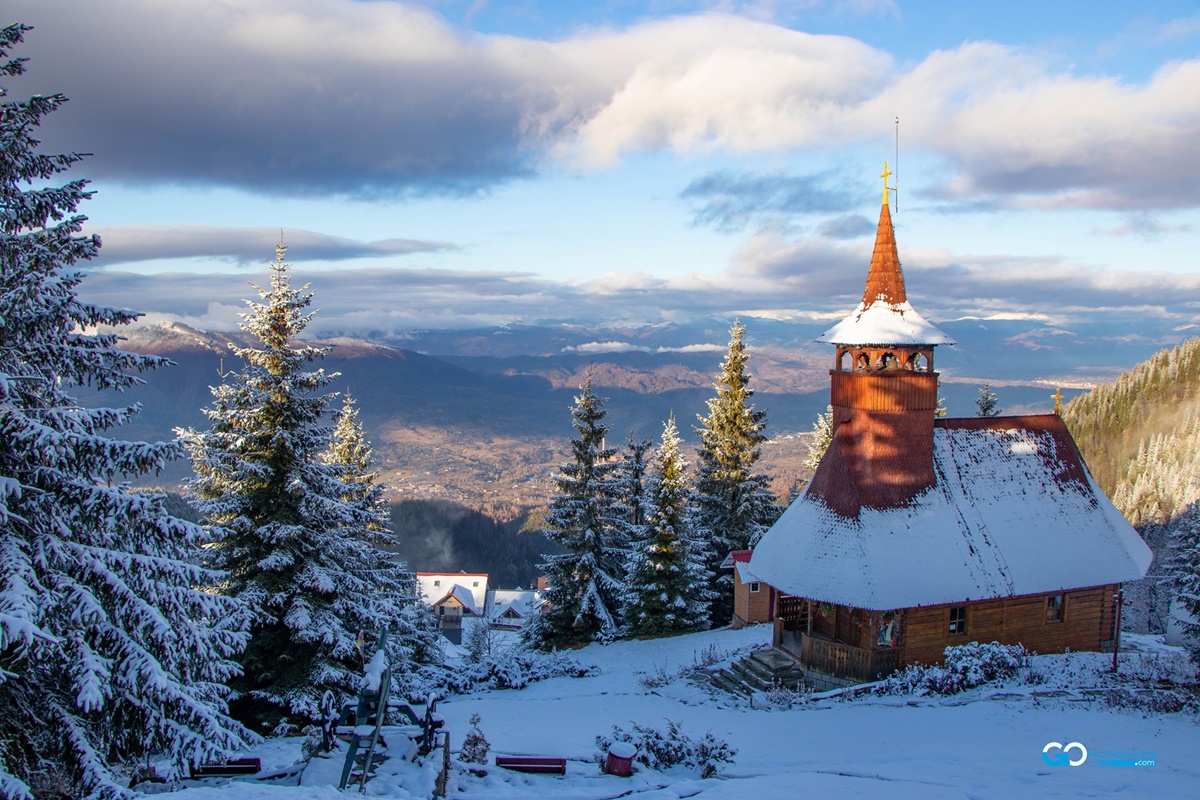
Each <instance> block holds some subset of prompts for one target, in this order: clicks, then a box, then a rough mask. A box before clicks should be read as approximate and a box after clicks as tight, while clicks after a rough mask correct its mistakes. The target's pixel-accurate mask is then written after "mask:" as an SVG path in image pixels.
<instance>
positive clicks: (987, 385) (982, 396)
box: [975, 381, 1000, 417]
mask: <svg viewBox="0 0 1200 800" xmlns="http://www.w3.org/2000/svg"><path fill="white" fill-rule="evenodd" d="M998 402H999V398H997V397H996V393H995V392H994V391H992V382H991V381H984V384H983V386H980V387H979V397H976V398H975V408H977V409H978V410H979V413H978V414H977V416H980V417H997V416H999V415H1000V409H999V408H997V407H996V404H997V403H998Z"/></svg>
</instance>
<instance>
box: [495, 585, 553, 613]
mask: <svg viewBox="0 0 1200 800" xmlns="http://www.w3.org/2000/svg"><path fill="white" fill-rule="evenodd" d="M543 602H545V601H544V600H543V599H542V593H541V592H539V591H536V590H534V589H496V590H494V591H491V592H488V618H489V619H498V618H500V617H502V616H503V615H504V613H505V612H506V611H511V612H512V613H513V614H516V615H517V616H518V617H520V618H521V619H529V618H530V617H531V616H534V615H536V614H537V613H538V609H540V608H541V607H542V603H543ZM510 616H511V614H510Z"/></svg>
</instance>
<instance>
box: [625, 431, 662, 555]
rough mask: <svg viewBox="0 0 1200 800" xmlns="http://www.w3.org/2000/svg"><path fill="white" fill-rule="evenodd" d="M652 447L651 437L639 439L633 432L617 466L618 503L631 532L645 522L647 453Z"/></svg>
mask: <svg viewBox="0 0 1200 800" xmlns="http://www.w3.org/2000/svg"><path fill="white" fill-rule="evenodd" d="M651 447H653V443H652V442H651V441H650V440H649V439H642V440H641V441H637V440H636V439H634V438H633V434H632V433H631V434H629V439H628V440H627V441H626V442H625V449H624V451H623V452H622V453H621V462H620V466H619V467H618V468H617V474H616V492H617V504H618V506H619V507H620V509H621V510H622V511H623V512H624V514H623V517H624V520H623V521H624V522H625V524H626V526H627V527H628V530H629V531H630V532H631V533H632V532H633V531H636V530H639V529H640V528H641V527H642V524H643V523H644V522H645V516H646V514H645V505H646V486H645V483H646V467H647V453H649V451H650V449H651Z"/></svg>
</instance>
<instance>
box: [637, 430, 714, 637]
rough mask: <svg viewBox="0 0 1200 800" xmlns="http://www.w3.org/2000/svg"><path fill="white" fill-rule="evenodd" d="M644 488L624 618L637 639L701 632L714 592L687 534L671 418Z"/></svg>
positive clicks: (683, 481)
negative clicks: (645, 511) (643, 508)
mask: <svg viewBox="0 0 1200 800" xmlns="http://www.w3.org/2000/svg"><path fill="white" fill-rule="evenodd" d="M655 466H656V470H655V472H654V474H653V475H652V476H651V478H650V481H649V487H648V502H647V506H648V516H647V519H646V523H645V526H644V528H645V530H644V532H643V533H642V534H641V535H640V536H639V537H638V538H637V540H636V548H635V550H634V551H633V553H632V557H631V558H630V562H629V568H628V572H629V587H630V589H629V604H628V606H627V609H626V612H625V617H626V620H627V621H628V623H629V627H630V633H631V634H633V635H635V636H663V635H667V634H672V633H685V632H687V631H695V630H703V629H705V628H707V627H708V626H709V620H708V611H709V605H710V603H711V601H712V597H713V592H712V590H711V589H709V587H708V583H709V578H710V577H711V576H710V574H709V573H708V570H707V569H706V568H705V564H704V557H703V556H704V551H703V549H702V548H701V547H700V546H699V543H698V542H696V541H695V539H694V537H693V536H692V533H691V526H690V524H689V519H688V507H687V495H688V491H687V463H686V462H685V461H684V460H683V455H682V454H681V453H680V452H679V431H678V430H677V429H676V427H675V417H674V416H673V415H672V417H671V419H670V420H669V421H668V422H667V424H666V425H665V426H664V428H663V435H662V445H661V446H660V447H659V449H658V454H657V457H656V459H655Z"/></svg>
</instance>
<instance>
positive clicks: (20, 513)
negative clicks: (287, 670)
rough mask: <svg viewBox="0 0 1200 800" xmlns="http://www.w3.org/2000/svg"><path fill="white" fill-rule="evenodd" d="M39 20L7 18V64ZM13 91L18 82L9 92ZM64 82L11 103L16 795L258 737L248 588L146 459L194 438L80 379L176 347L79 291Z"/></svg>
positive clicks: (102, 382)
mask: <svg viewBox="0 0 1200 800" xmlns="http://www.w3.org/2000/svg"><path fill="white" fill-rule="evenodd" d="M28 30H30V28H28V27H26V26H23V25H10V26H8V27H5V28H3V29H0V75H3V76H5V77H6V78H14V77H16V76H19V75H20V74H21V73H22V72H23V71H24V63H23V62H24V60H23V59H10V57H9V53H10V52H11V49H12V48H13V47H14V46H15V45H17V44H18V43H20V42H21V41H22V40H23V37H24V34H25V32H26V31H28ZM4 96H5V97H7V93H4ZM64 102H66V98H65V97H63V96H62V95H58V94H55V95H48V96H36V97H32V98H30V99H29V100H25V101H10V100H7V99H5V100H4V101H3V102H2V103H0V797H2V798H6V800H13V799H14V798H30V797H84V796H86V797H93V798H100V797H104V798H113V797H130V796H133V795H134V794H135V793H133V792H130V791H128V790H127V789H124V788H121V787H120V786H118V784H117V778H116V776H114V774H113V768H114V766H115V765H116V763H117V762H123V761H131V760H140V759H141V758H143V757H145V755H146V754H148V753H154V754H156V755H157V754H162V755H166V756H167V757H169V759H170V760H171V761H173V762H174V763H175V765H176V766H177V767H178V766H182V764H183V763H185V762H187V761H200V760H205V759H209V758H212V757H214V756H218V755H221V754H225V753H229V752H231V751H234V750H237V749H240V748H241V747H242V746H243V745H244V744H245V743H246V742H247V741H248V740H250V739H253V738H254V737H253V736H252V734H250V733H249V732H247V731H246V730H245V729H243V728H242V727H241V726H240V725H238V724H237V723H236V722H234V721H233V720H232V719H230V718H229V716H228V715H227V709H226V705H225V695H226V690H225V688H224V686H223V685H222V684H223V683H224V681H226V680H228V679H229V678H230V677H232V676H233V675H234V674H235V673H236V671H237V665H236V663H235V662H234V661H233V660H232V657H233V656H234V655H235V654H236V653H237V652H238V650H240V649H241V647H242V646H243V645H244V643H245V631H244V630H239V629H238V627H237V626H236V625H235V624H232V618H234V617H236V611H237V607H238V603H237V601H235V600H233V599H230V598H226V597H221V596H218V595H215V594H211V593H209V592H206V591H205V590H204V589H205V587H207V586H211V585H212V584H214V583H216V582H218V581H219V580H220V579H221V576H220V575H219V574H217V573H215V572H212V571H209V570H206V569H203V568H201V567H199V566H196V561H197V554H198V552H199V548H200V546H201V545H202V544H203V543H204V542H205V541H206V535H205V532H204V530H203V529H202V528H200V527H198V526H196V525H192V524H190V523H188V522H185V521H183V520H180V519H177V518H175V517H173V516H171V515H170V514H169V513H167V511H166V510H165V508H164V505H163V503H164V496H163V495H161V494H147V493H142V492H136V491H133V490H131V489H130V488H129V485H128V484H127V483H124V482H123V481H125V480H126V479H128V478H131V477H134V476H140V475H144V474H147V473H154V472H157V471H158V470H160V469H161V468H162V467H163V465H164V463H165V462H167V461H169V460H171V459H174V458H178V457H179V456H180V455H181V452H180V449H179V447H178V445H176V444H173V443H161V442H160V443H156V444H147V443H145V442H126V441H121V440H119V439H114V438H110V437H109V436H108V435H107V434H106V432H107V431H109V430H110V429H112V428H114V427H116V426H118V425H120V424H122V423H123V422H125V421H126V420H128V419H129V418H130V417H132V416H134V415H135V414H137V412H138V407H137V406H128V407H123V408H94V409H93V408H81V407H80V404H79V401H78V400H77V399H76V398H75V397H74V396H72V394H71V392H72V390H73V389H75V388H79V387H91V388H92V389H114V390H117V391H120V390H123V389H126V388H128V387H131V386H133V385H135V384H137V383H140V382H141V381H140V379H139V378H138V377H136V373H138V372H141V371H144V370H149V369H153V368H155V367H159V366H162V365H163V364H164V361H163V359H158V358H150V357H145V356H140V355H136V354H133V353H128V352H123V351H121V350H120V349H118V347H117V342H118V338H117V336H115V335H113V334H97V333H89V332H88V331H92V330H95V326H118V325H124V324H126V323H128V322H130V321H132V320H134V319H136V318H137V314H134V313H132V312H127V311H117V310H114V309H109V308H97V307H95V306H91V305H87V304H85V303H81V302H80V301H79V299H78V298H77V297H76V294H75V291H76V287H77V286H78V285H79V283H80V282H81V280H82V278H83V276H82V274H81V273H80V272H78V271H77V270H76V265H78V264H80V263H81V262H84V261H86V260H88V259H91V258H94V257H95V256H96V253H97V250H98V248H99V247H100V240H99V238H98V237H96V236H95V235H81V230H82V228H83V223H84V221H85V219H86V218H85V217H83V216H81V215H78V214H76V213H75V212H76V208H77V207H78V205H79V203H80V202H82V201H83V200H86V199H87V198H89V197H90V196H91V192H89V191H87V190H86V185H87V182H86V181H84V180H72V181H69V182H67V183H65V184H63V185H59V186H54V185H41V186H39V185H38V184H42V183H43V182H49V181H53V179H54V177H55V176H56V175H57V174H59V173H62V172H64V171H66V170H68V169H69V168H71V167H72V165H74V164H76V163H77V162H79V161H80V160H81V157H80V156H79V155H77V154H74V153H69V154H65V155H45V154H42V153H39V152H38V144H39V142H38V140H37V139H35V138H34V137H33V135H32V134H33V132H34V131H35V130H36V128H37V127H38V125H39V124H40V123H41V120H42V118H43V117H44V116H46V115H47V114H49V113H51V112H53V111H54V110H56V109H57V108H58V107H59V106H61V105H62V104H63V103H64Z"/></svg>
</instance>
